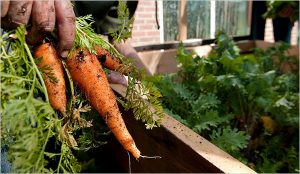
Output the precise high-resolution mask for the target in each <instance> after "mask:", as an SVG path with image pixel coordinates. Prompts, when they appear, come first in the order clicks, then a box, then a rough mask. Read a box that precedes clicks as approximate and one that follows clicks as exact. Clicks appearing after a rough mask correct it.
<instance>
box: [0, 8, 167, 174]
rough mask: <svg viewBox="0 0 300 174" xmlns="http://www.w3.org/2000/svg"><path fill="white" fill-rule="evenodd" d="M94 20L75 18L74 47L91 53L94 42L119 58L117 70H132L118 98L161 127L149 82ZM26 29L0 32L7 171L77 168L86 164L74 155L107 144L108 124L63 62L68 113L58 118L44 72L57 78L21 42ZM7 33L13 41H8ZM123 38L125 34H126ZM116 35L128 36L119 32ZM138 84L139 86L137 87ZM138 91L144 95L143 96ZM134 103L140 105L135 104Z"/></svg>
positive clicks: (155, 96) (156, 93) (157, 94)
mask: <svg viewBox="0 0 300 174" xmlns="http://www.w3.org/2000/svg"><path fill="white" fill-rule="evenodd" d="M126 9H127V8H126V6H125V5H124V4H123V6H122V7H120V8H119V10H124V11H125V12H124V14H126V15H128V14H127V12H126ZM119 13H121V14H123V13H122V12H119ZM125 17H126V16H125ZM127 17H128V16H127ZM92 23H93V19H92V17H91V16H85V17H78V18H77V19H76V36H75V44H74V46H73V48H72V49H77V48H84V47H86V48H87V49H89V51H91V52H92V53H95V51H94V50H93V49H94V45H95V44H97V45H100V46H102V47H103V48H104V49H106V50H107V51H109V52H110V53H111V54H112V55H114V56H115V57H118V58H119V59H120V60H121V61H122V63H123V64H124V66H123V67H121V69H120V70H119V71H121V72H122V71H125V70H128V69H129V68H130V69H132V71H133V72H134V73H133V72H132V73H130V74H129V77H128V78H129V79H130V83H129V87H128V90H127V93H128V98H126V99H125V100H124V101H121V102H122V104H124V105H125V106H126V109H133V110H134V114H135V117H136V119H141V120H142V121H143V122H144V123H145V124H146V126H147V128H152V127H155V126H157V125H159V124H160V122H161V120H162V116H163V114H162V107H161V104H160V102H159V100H158V97H160V92H159V91H157V90H156V88H154V87H153V85H152V84H151V83H150V82H144V81H143V79H142V76H141V74H142V73H140V72H139V70H137V69H136V68H135V67H134V65H133V64H132V63H131V62H129V61H127V60H128V59H127V58H125V57H124V56H122V55H121V54H120V53H119V52H118V51H117V50H116V49H115V48H114V47H113V46H112V45H111V44H110V43H109V42H107V41H105V40H104V39H102V38H101V37H99V35H98V34H96V33H95V32H94V30H93V29H92V28H91V24H92ZM124 25H127V24H124ZM1 32H2V31H1ZM25 33H26V28H25V27H24V26H21V27H18V28H17V29H16V30H12V31H9V32H6V33H1V38H0V39H1V40H0V48H1V59H0V61H1V64H0V70H1V87H0V91H1V141H2V144H1V145H2V147H6V148H7V149H8V160H9V162H10V163H11V166H6V169H7V170H9V169H10V168H11V171H8V172H22V173H54V172H57V173H61V172H63V173H69V172H71V173H77V172H80V171H81V169H82V166H83V165H84V164H83V163H82V161H80V156H78V155H77V154H81V153H82V152H85V151H89V150H91V149H94V148H96V147H99V146H101V145H103V144H105V143H106V142H105V140H106V135H107V134H109V131H108V128H107V126H106V125H105V123H104V121H103V120H102V119H101V117H99V116H98V113H97V112H96V111H95V110H94V109H92V108H91V107H90V105H89V103H88V101H87V99H86V98H85V96H84V95H83V94H82V93H81V92H80V90H79V89H78V88H77V87H76V86H75V85H74V84H73V81H72V79H71V76H70V73H69V72H68V69H67V68H66V64H65V62H64V60H62V63H63V65H64V69H65V73H66V75H67V76H66V77H67V78H66V86H67V95H68V96H67V98H68V106H67V113H66V115H64V116H63V118H62V116H61V115H59V114H58V113H57V112H55V111H54V110H53V108H52V107H51V105H50V104H49V99H48V94H47V90H46V87H45V84H44V81H43V78H44V77H45V75H46V76H48V77H53V78H51V80H52V81H53V82H55V81H56V80H57V79H55V78H54V76H53V72H52V69H51V68H50V67H47V66H45V67H42V68H38V67H37V64H39V62H40V61H41V59H42V58H37V59H34V58H33V56H32V53H31V48H30V47H29V46H28V45H27V44H26V41H25ZM120 33H122V32H120ZM10 34H13V35H14V36H15V38H16V39H10V37H9V35H10ZM52 36H55V33H52ZM126 36H128V37H129V35H128V34H127V35H126ZM118 37H119V39H126V38H123V37H125V36H123V35H120V36H118ZM50 39H52V38H50ZM54 40H55V38H54ZM136 84H138V85H137V86H138V87H140V89H136V88H135V85H136ZM141 89H142V90H141ZM141 91H143V92H141ZM132 94H133V95H132ZM142 95H144V96H146V98H145V99H144V98H142V97H143V96H142ZM135 102H138V104H135V105H133V104H132V103H135ZM151 104H154V107H155V108H156V110H153V109H152V108H150V107H149V106H150V105H151ZM141 106H143V107H141ZM154 114H156V115H154ZM1 165H2V164H1Z"/></svg>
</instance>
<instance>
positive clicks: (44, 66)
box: [34, 43, 67, 115]
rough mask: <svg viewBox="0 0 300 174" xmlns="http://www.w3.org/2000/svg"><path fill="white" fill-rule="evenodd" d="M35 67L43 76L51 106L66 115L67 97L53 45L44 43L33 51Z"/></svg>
mask: <svg viewBox="0 0 300 174" xmlns="http://www.w3.org/2000/svg"><path fill="white" fill-rule="evenodd" d="M34 57H35V59H37V66H38V67H39V69H40V70H41V71H42V72H43V74H44V75H45V76H44V77H45V78H44V81H45V85H46V88H47V93H48V97H49V101H50V104H51V106H52V107H53V108H54V109H56V110H58V111H59V112H61V113H62V114H63V115H65V114H66V106H67V97H66V84H65V79H64V71H63V65H62V62H61V60H60V59H59V57H58V55H57V52H56V50H55V48H54V47H53V45H51V44H50V43H44V44H42V45H40V46H38V47H36V48H35V50H34Z"/></svg>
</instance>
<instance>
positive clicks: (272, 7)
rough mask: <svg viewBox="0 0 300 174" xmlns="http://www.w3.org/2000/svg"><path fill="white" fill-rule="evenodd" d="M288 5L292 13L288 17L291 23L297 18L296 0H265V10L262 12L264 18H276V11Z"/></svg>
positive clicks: (297, 5)
mask: <svg viewBox="0 0 300 174" xmlns="http://www.w3.org/2000/svg"><path fill="white" fill-rule="evenodd" d="M288 6H290V8H291V9H292V10H293V14H292V16H291V17H290V20H291V22H292V23H294V22H295V21H297V20H299V2H297V1H279V0H270V1H267V7H268V8H267V12H266V13H265V14H263V17H264V18H267V17H269V18H272V19H273V18H277V17H278V13H279V12H280V11H281V10H283V9H284V8H286V7H288Z"/></svg>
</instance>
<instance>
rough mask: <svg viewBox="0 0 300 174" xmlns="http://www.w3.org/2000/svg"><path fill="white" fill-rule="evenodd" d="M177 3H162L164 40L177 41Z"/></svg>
mask: <svg viewBox="0 0 300 174" xmlns="http://www.w3.org/2000/svg"><path fill="white" fill-rule="evenodd" d="M178 7H179V1H163V8H164V9H163V13H164V14H163V20H164V21H163V23H164V40H165V41H174V40H178V33H179V29H178V14H179V9H178Z"/></svg>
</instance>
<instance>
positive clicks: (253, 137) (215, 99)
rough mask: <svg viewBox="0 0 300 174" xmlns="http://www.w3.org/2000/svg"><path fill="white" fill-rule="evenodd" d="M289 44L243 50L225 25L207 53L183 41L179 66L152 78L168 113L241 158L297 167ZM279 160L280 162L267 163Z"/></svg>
mask: <svg viewBox="0 0 300 174" xmlns="http://www.w3.org/2000/svg"><path fill="white" fill-rule="evenodd" d="M288 48H289V46H288V45H286V44H280V45H279V46H276V47H270V48H268V49H266V50H261V49H255V50H253V54H247V55H240V50H239V48H238V47H237V46H236V45H235V43H234V42H233V40H232V39H231V38H230V37H228V36H227V35H226V34H225V33H224V32H222V31H220V32H218V33H216V47H215V48H214V50H213V51H212V52H211V53H210V54H209V55H208V56H207V57H199V56H198V55H196V54H195V53H193V52H188V51H186V50H185V49H184V47H183V46H182V45H180V46H179V48H178V50H177V56H176V60H177V62H178V67H180V69H179V71H178V72H177V73H174V74H167V75H160V76H155V77H151V78H150V79H149V81H152V82H153V83H154V84H156V86H157V87H158V88H159V90H160V91H161V93H162V95H163V97H162V102H163V105H164V107H165V110H166V111H167V112H168V113H170V114H171V115H173V116H174V118H176V119H178V120H179V121H181V122H182V123H183V124H185V125H187V126H188V127H190V128H191V129H193V130H194V131H195V132H197V133H199V134H200V135H202V136H204V137H205V138H207V139H208V140H210V141H212V142H213V143H214V144H216V145H217V146H219V147H220V148H222V149H224V150H225V151H227V152H228V153H230V154H231V155H233V156H234V157H236V158H238V159H240V160H241V161H242V162H244V163H247V164H249V166H252V167H253V168H254V169H255V170H257V171H260V172H295V171H296V170H298V168H299V167H298V166H297V165H294V164H295V161H296V162H297V161H298V162H299V158H298V156H297V155H296V156H295V155H294V153H293V152H297V151H298V145H299V142H298V130H299V126H298V124H299V118H298V116H299V104H298V103H299V84H298V81H299V76H298V73H295V72H298V61H297V58H295V57H293V56H286V55H287V54H286V53H287V49H288ZM283 64H286V65H288V66H282V65H283ZM275 140H278V141H276V143H275V142H274V141H275ZM274 151H276V152H274ZM275 153H276V154H278V155H270V154H275ZM284 155H290V156H286V157H283V156H284ZM288 159H293V160H288ZM275 162H276V166H277V167H273V168H269V169H268V166H269V165H271V164H274V163H275ZM252 164H254V166H253V165H252ZM273 169H274V170H273Z"/></svg>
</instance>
